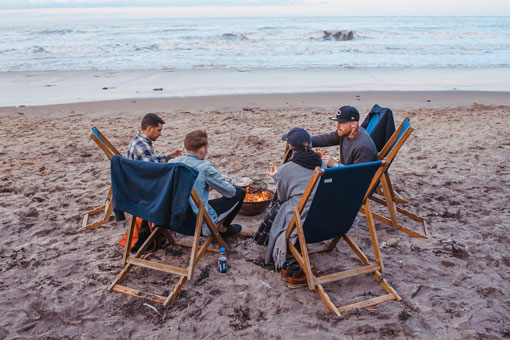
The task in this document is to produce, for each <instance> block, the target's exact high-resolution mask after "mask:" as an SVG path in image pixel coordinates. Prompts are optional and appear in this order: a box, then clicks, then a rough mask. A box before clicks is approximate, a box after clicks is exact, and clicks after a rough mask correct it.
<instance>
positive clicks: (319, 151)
mask: <svg viewBox="0 0 510 340" xmlns="http://www.w3.org/2000/svg"><path fill="white" fill-rule="evenodd" d="M315 152H317V153H318V154H319V155H320V156H321V158H322V157H324V156H325V155H326V150H321V149H319V148H316V149H315Z"/></svg>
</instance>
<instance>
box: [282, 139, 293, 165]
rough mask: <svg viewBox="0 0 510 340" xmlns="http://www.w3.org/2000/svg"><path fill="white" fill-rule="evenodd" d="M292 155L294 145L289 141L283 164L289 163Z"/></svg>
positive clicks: (284, 152)
mask: <svg viewBox="0 0 510 340" xmlns="http://www.w3.org/2000/svg"><path fill="white" fill-rule="evenodd" d="M291 156H292V146H290V144H289V143H285V151H283V159H282V165H283V164H285V163H287V162H288V161H289V159H290V157H291Z"/></svg>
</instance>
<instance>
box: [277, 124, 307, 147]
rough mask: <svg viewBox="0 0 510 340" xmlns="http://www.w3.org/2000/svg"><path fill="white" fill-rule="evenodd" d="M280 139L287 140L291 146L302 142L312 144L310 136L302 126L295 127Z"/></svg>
mask: <svg viewBox="0 0 510 340" xmlns="http://www.w3.org/2000/svg"><path fill="white" fill-rule="evenodd" d="M282 140H284V141H287V143H289V144H290V145H292V146H293V147H296V146H300V145H303V144H304V143H308V144H312V137H310V134H309V133H308V132H307V131H306V130H305V129H303V128H299V127H295V128H292V129H291V130H290V131H289V132H287V133H286V134H284V135H283V136H282Z"/></svg>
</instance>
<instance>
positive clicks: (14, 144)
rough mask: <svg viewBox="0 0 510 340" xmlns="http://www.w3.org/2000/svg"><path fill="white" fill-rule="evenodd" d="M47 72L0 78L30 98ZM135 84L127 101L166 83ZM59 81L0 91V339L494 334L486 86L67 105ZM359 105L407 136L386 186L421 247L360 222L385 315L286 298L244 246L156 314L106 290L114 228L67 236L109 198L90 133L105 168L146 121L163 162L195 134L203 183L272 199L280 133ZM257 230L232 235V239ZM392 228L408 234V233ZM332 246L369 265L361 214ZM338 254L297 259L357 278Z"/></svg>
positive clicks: (498, 104)
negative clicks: (158, 125) (201, 142)
mask: <svg viewBox="0 0 510 340" xmlns="http://www.w3.org/2000/svg"><path fill="white" fill-rule="evenodd" d="M144 72H146V71H144ZM92 73H93V72H92V71H90V73H89V74H90V79H94V77H93V75H92ZM8 74H9V73H8V72H7V73H3V75H8ZM50 74H52V77H54V78H53V79H46V80H45V76H44V75H42V76H38V77H36V78H37V83H34V82H32V81H30V80H26V79H27V77H26V74H20V73H16V74H12V78H3V79H7V80H6V81H8V82H10V83H12V84H15V83H16V82H15V80H16V79H17V80H20V81H21V82H25V84H26V83H30V84H34V88H35V87H37V88H38V89H43V85H55V84H54V83H53V82H52V80H54V79H56V78H59V77H60V78H65V77H66V76H62V75H63V74H64V75H65V74H66V73H51V72H50ZM67 75H69V73H67ZM101 75H102V76H103V77H105V78H106V77H107V73H105V72H102V73H101ZM145 75H146V74H145ZM16 77H18V78H16ZM144 77H145V76H144ZM14 78H16V79H14ZM85 78H87V77H85ZM262 78H263V77H262ZM262 78H261V79H262ZM354 78H355V77H354ZM115 79H116V80H118V79H120V78H118V77H117V78H115ZM144 79H145V78H144ZM149 79H150V78H149ZM211 79H212V78H211ZM486 79H489V78H486ZM125 80H126V83H129V84H130V85H129V86H130V88H134V87H136V86H134V85H133V80H131V82H129V81H128V80H129V79H127V78H126V79H125ZM45 81H47V82H48V84H43V83H44V82H45ZM408 81H410V78H409V79H408ZM487 82H488V80H487ZM135 83H136V82H135ZM146 83H147V86H145V87H142V86H139V91H147V92H150V93H153V89H154V88H158V87H160V86H162V87H166V86H163V85H160V84H161V82H158V81H146ZM227 83H229V84H232V82H231V81H230V82H227ZM430 83H431V84H432V83H433V82H432V81H431V82H430ZM452 83H454V82H453V81H452ZM467 83H468V82H466V84H467ZM472 83H474V82H472ZM65 84H67V83H65V82H64V85H63V86H61V87H60V88H59V87H52V86H49V87H47V89H48V90H49V91H54V92H52V94H46V95H45V94H44V93H43V92H30V91H29V90H27V91H26V92H24V93H23V92H22V91H23V90H22V87H19V88H10V90H9V91H6V92H8V93H7V94H5V93H4V94H3V96H4V97H2V101H1V102H0V103H1V104H2V105H1V106H2V107H0V124H1V126H2V138H1V146H2V148H1V150H0V154H1V158H0V220H1V221H2V222H3V231H4V234H3V241H2V242H1V243H0V259H1V263H2V266H1V267H0V287H1V291H0V339H140V338H147V339H212V338H215V339H216V338H222V339H290V338H294V339H319V338H320V339H504V338H510V322H509V321H508V314H509V312H510V298H509V296H508V282H509V280H510V270H509V267H510V251H509V250H508V244H509V242H510V238H509V236H508V233H507V231H508V226H509V225H510V209H509V207H510V200H509V197H510V189H508V187H509V183H510V168H509V165H508V164H509V163H508V155H509V151H510V142H509V141H510V132H509V131H508V126H509V125H510V95H509V93H508V92H505V91H506V90H505V89H504V86H503V85H501V87H500V88H498V89H494V91H475V90H479V89H478V88H475V89H474V90H473V88H460V89H459V90H454V89H447V88H446V87H445V88H440V90H438V91H430V89H429V88H422V89H417V90H416V91H402V89H403V88H407V89H408V88H409V87H406V86H402V88H400V89H392V90H393V91H389V90H388V91H384V89H381V88H378V89H377V90H376V91H366V90H367V89H368V88H369V86H368V85H367V88H361V87H359V89H360V90H359V91H357V90H356V91H354V90H353V91H338V90H337V89H335V91H313V89H310V90H307V91H303V92H297V93H278V92H279V91H275V90H273V91H272V92H271V91H269V90H268V92H269V93H265V94H250V93H246V94H237V95H232V94H231V95H222V94H221V93H215V95H210V96H207V95H206V94H207V93H204V94H202V95H195V96H190V95H189V94H188V95H183V96H180V97H179V96H172V95H171V92H165V91H163V93H162V94H161V95H160V94H159V93H158V94H157V96H160V97H155V96H152V95H150V96H144V95H143V94H140V96H137V95H132V96H129V95H126V93H122V95H121V96H119V97H116V96H113V97H111V98H105V96H106V95H105V93H110V92H111V91H115V89H112V90H109V89H106V90H102V87H108V86H113V87H116V88H117V89H118V88H119V87H120V86H121V85H119V84H122V82H119V83H117V84H115V85H109V84H107V83H106V82H98V83H94V84H93V85H94V87H93V89H91V87H84V88H82V89H81V91H82V92H83V98H81V99H77V97H78V96H79V95H77V94H73V95H71V96H70V95H69V93H74V92H72V91H75V90H73V89H70V88H69V86H65ZM70 84H73V82H72V81H70ZM79 84H86V85H87V84H88V85H90V84H91V83H87V82H86V81H85V82H82V83H80V82H79ZM144 84H145V83H144ZM80 86H81V85H80ZM99 86H101V87H99ZM399 90H400V91H399ZM41 91H42V90H41ZM58 91H63V92H64V95H63V96H62V99H61V100H60V99H59V98H58V96H57V97H55V98H56V99H49V98H53V94H55V96H56V94H57V93H58ZM66 91H67V92H66ZM109 91H110V92H109ZM130 91H131V90H130ZM78 92H80V90H77V91H76V93H78ZM156 92H157V91H156ZM281 92H285V91H281ZM9 93H10V94H11V95H12V96H9ZM96 93H97V97H95V95H96ZM31 94H32V95H31ZM87 96H88V97H87ZM147 97H150V98H147ZM69 98H71V99H69ZM73 102H75V103H73ZM374 104H379V105H381V106H383V107H390V108H391V109H392V110H393V114H394V117H395V123H396V124H397V125H398V124H399V123H400V122H401V121H402V120H403V119H404V118H405V117H408V118H410V120H411V126H412V127H413V128H414V129H415V131H414V132H413V134H412V135H411V136H410V138H409V139H408V141H407V142H406V143H405V144H404V146H403V147H402V149H401V150H400V152H399V154H398V155H397V157H396V159H395V161H394V162H393V164H392V166H391V169H390V175H391V178H392V183H393V186H394V188H395V189H396V190H397V191H398V192H399V193H400V194H401V195H402V196H403V197H404V198H406V199H408V200H409V202H410V203H409V204H408V205H406V207H407V208H408V209H409V210H411V211H413V212H415V213H417V214H418V215H420V216H422V217H424V218H425V219H426V220H427V222H428V225H429V232H430V235H431V236H430V238H429V239H417V238H412V237H410V236H408V235H406V234H403V233H401V232H398V231H396V230H394V229H391V228H390V227H388V226H386V225H383V224H381V223H379V222H376V230H377V236H378V238H379V243H380V244H381V245H383V244H385V243H386V245H385V246H383V247H382V249H381V252H382V257H383V261H384V268H385V270H384V277H385V278H386V280H387V281H388V282H389V283H390V284H391V285H392V286H393V287H394V288H395V290H396V291H397V292H398V294H399V295H400V296H401V297H402V301H401V302H396V301H391V302H386V303H383V304H380V305H377V306H374V307H368V308H363V309H359V310H353V311H349V312H345V313H343V318H338V317H336V316H335V315H334V314H333V313H332V312H331V311H329V310H328V308H327V307H326V305H325V304H324V303H323V301H322V300H321V298H320V296H319V295H318V294H317V293H316V292H315V291H310V290H308V289H307V288H301V289H289V288H287V287H286V285H285V283H284V282H283V281H281V279H280V273H279V272H276V271H275V270H274V268H273V267H272V266H264V265H263V256H264V252H265V248H264V247H260V246H257V245H255V244H254V243H253V242H252V241H251V240H250V239H249V238H248V237H245V236H242V237H237V238H235V239H231V240H227V244H228V246H229V254H228V264H229V266H230V268H229V271H228V272H227V273H226V274H221V273H219V272H218V271H217V270H216V263H217V254H215V253H208V254H206V255H205V256H204V257H203V258H202V260H201V261H200V262H199V264H198V267H197V270H196V273H195V276H194V278H193V280H192V281H189V282H187V283H186V284H185V285H184V287H183V289H182V291H181V293H180V294H179V295H178V297H177V299H176V301H175V302H174V303H173V304H172V305H170V306H169V307H168V308H163V307H162V306H161V305H159V304H156V303H153V302H150V301H149V302H148V304H149V306H148V305H147V304H145V303H147V301H144V300H141V299H136V298H132V297H128V296H126V295H122V294H118V293H108V292H107V291H106V288H107V287H108V286H109V284H110V283H111V282H112V281H113V280H114V278H115V277H116V275H117V274H118V273H119V272H120V270H121V269H122V248H121V247H120V246H119V245H118V241H119V239H120V238H121V237H122V235H123V233H124V230H125V228H126V224H125V223H124V222H110V223H107V224H104V225H102V226H100V227H98V228H96V229H94V230H83V229H81V228H80V227H81V223H82V214H83V213H84V212H86V211H88V210H91V209H93V208H95V207H97V206H99V205H101V204H103V203H104V199H105V197H106V194H107V192H108V189H109V186H110V170H109V162H108V159H107V157H106V156H105V155H104V153H103V152H102V151H101V150H100V149H99V148H98V147H97V145H96V144H95V143H94V142H93V141H92V140H91V138H90V134H91V129H92V127H97V128H98V129H100V131H101V132H102V133H103V134H104V135H105V136H107V138H108V139H109V140H110V141H111V142H112V143H113V144H114V145H115V146H116V147H117V148H118V149H119V151H120V152H121V153H123V154H124V153H125V152H126V149H127V145H128V144H129V142H130V140H131V138H132V137H133V136H134V134H135V133H136V131H137V130H138V129H139V124H140V120H141V118H142V117H143V115H144V114H145V113H147V112H156V113H158V114H159V115H160V116H161V117H162V118H163V119H164V120H165V121H166V124H165V126H164V129H163V135H162V136H161V137H160V138H159V139H158V140H157V141H156V142H155V143H154V146H155V149H156V152H157V153H167V152H170V151H173V150H176V149H179V148H180V147H181V146H182V143H183V138H184V136H185V135H186V134H187V133H188V132H190V131H191V130H194V129H198V128H203V129H206V131H207V133H208V135H209V143H210V146H209V155H208V157H207V159H208V160H209V161H211V163H212V164H213V165H214V166H215V167H216V168H217V169H219V170H220V171H221V172H222V173H224V174H225V175H228V176H230V177H241V176H247V177H251V178H253V179H261V180H263V181H265V182H267V184H268V187H269V188H270V189H273V190H274V189H275V183H274V182H273V180H272V179H271V178H270V177H269V176H267V175H266V169H267V168H268V167H270V166H271V164H278V163H279V162H280V161H281V158H282V154H283V150H284V144H283V142H282V141H281V136H282V135H283V134H284V133H285V132H287V131H288V130H289V129H290V128H292V127H295V126H299V127H303V128H306V129H307V130H308V131H309V132H310V133H311V134H312V135H315V134H320V133H326V132H331V131H333V130H334V129H335V125H334V124H333V122H331V121H330V120H329V119H328V117H332V116H334V113H335V112H336V110H337V109H338V107H339V106H341V105H353V106H356V107H357V108H358V109H359V111H360V113H361V117H362V119H363V118H364V117H365V116H366V114H367V113H368V112H369V111H370V108H371V107H372V106H373V105H374ZM327 151H328V152H330V153H333V154H336V153H337V152H338V149H337V147H331V148H327ZM372 207H373V209H374V210H375V211H379V212H382V213H384V210H381V209H380V208H379V207H376V206H375V205H374V204H372ZM263 217H264V214H260V215H256V216H239V217H238V218H236V220H235V221H236V222H237V223H239V224H241V225H242V226H243V228H244V232H245V233H244V234H245V235H246V234H249V233H250V232H255V231H256V230H257V228H258V226H259V224H260V222H261V220H262V219H263ZM400 222H401V223H402V224H404V225H405V226H409V227H411V228H413V229H416V230H419V225H418V224H416V223H413V222H412V221H411V220H408V219H405V218H401V220H400ZM349 235H350V236H351V237H353V238H354V239H356V242H357V243H358V244H359V245H360V247H361V248H362V249H363V250H364V251H366V253H367V254H368V256H369V257H370V258H371V259H372V260H373V259H374V256H373V252H372V251H371V248H370V236H369V233H368V227H367V222H366V219H365V218H364V217H361V218H360V222H359V224H358V225H357V226H356V227H354V228H353V229H352V230H351V231H350V232H349ZM390 240H391V242H388V241H390ZM388 244H392V245H391V246H389V245H388ZM186 255H189V250H180V249H177V248H175V247H171V246H169V247H166V248H165V249H162V250H159V251H158V252H157V253H155V254H154V255H152V256H151V257H152V258H154V259H159V260H161V261H165V260H169V259H171V258H172V257H173V256H177V258H181V259H182V257H184V256H186ZM353 255H354V254H353V253H352V251H351V250H350V248H349V247H348V246H347V245H346V244H345V242H343V243H342V242H340V243H339V244H338V246H337V247H336V249H334V250H333V251H332V252H330V253H325V254H315V255H312V262H313V264H314V266H315V267H316V268H317V269H318V270H321V271H326V272H327V270H328V269H329V268H336V269H339V268H340V269H349V267H350V268H352V267H353V266H355V265H358V263H357V262H356V261H357V260H356V259H355V257H354V256H353ZM179 261H181V262H182V260H179ZM358 262H359V261H358ZM129 280H130V281H128V282H131V283H133V284H135V285H137V286H138V287H139V288H144V289H146V290H148V291H151V292H155V293H158V294H163V293H168V291H169V290H170V289H171V288H170V287H171V284H172V282H175V280H172V277H171V276H168V275H163V274H162V273H157V272H153V271H150V270H139V269H137V270H134V271H133V272H132V274H131V275H130V276H129ZM326 289H327V290H328V292H329V293H330V296H332V298H333V300H334V301H335V302H337V303H338V304H343V303H348V302H353V301H356V299H358V300H359V299H363V298H367V297H370V296H372V293H373V294H379V293H381V292H382V288H381V287H380V285H378V283H377V282H376V281H375V280H374V279H373V278H372V277H371V276H369V275H362V276H357V277H356V278H351V279H347V280H342V281H339V282H337V283H333V284H330V285H326ZM150 306H153V307H154V308H155V309H156V310H157V311H155V310H154V309H153V308H151V307H150Z"/></svg>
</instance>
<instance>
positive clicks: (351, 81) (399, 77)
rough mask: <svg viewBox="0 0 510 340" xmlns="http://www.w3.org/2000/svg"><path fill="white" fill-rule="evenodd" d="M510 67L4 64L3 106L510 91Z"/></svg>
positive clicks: (0, 99) (0, 103) (0, 97)
mask: <svg viewBox="0 0 510 340" xmlns="http://www.w3.org/2000/svg"><path fill="white" fill-rule="evenodd" d="M509 78H510V69H509V68H459V69H456V68H437V69H434V68H413V69H397V68H352V69H350V68H324V69H320V68H316V69H313V68H311V69H268V70H265V69H258V70H236V69H195V70H125V71H124V70H122V71H33V72H30V71H22V72H17V71H14V72H12V71H10V72H0V79H1V82H0V83H1V85H2V88H3V89H5V90H4V91H2V92H1V93H0V107H10V106H18V105H31V106H41V105H56V104H66V103H83V102H92V101H110V100H120V99H126V98H129V99H170V98H176V99H177V98H190V97H207V96H229V95H232V96H236V95H250V96H257V95H271V94H280V95H284V94H285V95H288V94H290V95H291V94H306V95H317V94H322V93H340V94H343V93H351V92H438V91H440V92H441V91H454V92H458V91H476V92H478V91H482V92H507V91H510V86H509V85H508V79H509Z"/></svg>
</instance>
